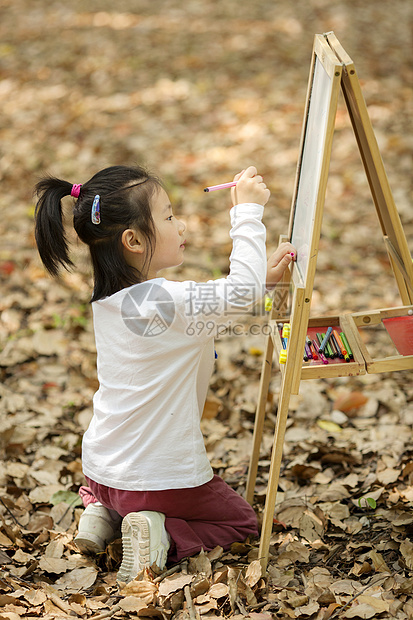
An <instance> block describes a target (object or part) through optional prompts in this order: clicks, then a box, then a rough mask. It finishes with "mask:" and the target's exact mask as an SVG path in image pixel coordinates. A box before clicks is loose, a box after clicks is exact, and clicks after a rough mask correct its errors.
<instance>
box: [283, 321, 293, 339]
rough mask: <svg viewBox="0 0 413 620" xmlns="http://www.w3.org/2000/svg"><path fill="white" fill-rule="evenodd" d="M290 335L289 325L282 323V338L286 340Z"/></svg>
mask: <svg viewBox="0 0 413 620" xmlns="http://www.w3.org/2000/svg"><path fill="white" fill-rule="evenodd" d="M290 333H291V325H290V324H289V323H284V325H283V331H282V337H283V338H288V337H289V335H290Z"/></svg>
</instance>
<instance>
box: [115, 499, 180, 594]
mask: <svg viewBox="0 0 413 620" xmlns="http://www.w3.org/2000/svg"><path fill="white" fill-rule="evenodd" d="M122 548H123V559H122V564H121V566H120V569H119V572H118V576H117V581H118V582H126V583H128V582H129V581H132V579H135V577H136V575H137V574H138V573H139V571H141V570H142V569H144V568H146V567H148V566H152V564H154V563H155V564H156V565H157V566H158V568H160V569H161V570H162V569H163V568H164V567H165V564H166V559H167V556H168V549H169V535H168V533H167V531H166V529H165V515H164V514H162V513H161V512H153V511H150V510H143V511H141V512H130V513H129V514H128V515H126V517H125V518H124V519H123V521H122Z"/></svg>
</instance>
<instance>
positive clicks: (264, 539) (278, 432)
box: [258, 361, 290, 572]
mask: <svg viewBox="0 0 413 620" xmlns="http://www.w3.org/2000/svg"><path fill="white" fill-rule="evenodd" d="M287 363H288V361H287ZM286 370H287V369H286ZM289 402H290V390H289V388H288V387H286V381H285V377H284V381H283V382H282V387H281V393H280V399H279V404H278V414H277V426H276V429H275V435H274V443H273V448H272V455H271V465H270V477H269V480H268V489H267V497H266V501H265V508H264V519H263V523H262V529H261V540H260V549H259V554H258V557H259V558H260V561H261V566H262V570H263V572H264V571H265V570H266V568H267V563H268V555H269V548H270V539H271V532H272V526H273V519H274V509H275V501H276V498H277V489H278V481H279V478H280V469H281V460H282V453H283V446H284V436H285V429H286V426H287V418H288V407H289Z"/></svg>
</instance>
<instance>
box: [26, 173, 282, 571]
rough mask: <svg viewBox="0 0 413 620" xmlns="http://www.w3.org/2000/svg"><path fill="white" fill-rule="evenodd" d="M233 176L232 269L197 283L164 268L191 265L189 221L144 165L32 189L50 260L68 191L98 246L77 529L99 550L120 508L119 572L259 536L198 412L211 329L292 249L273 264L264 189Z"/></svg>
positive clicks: (252, 296)
mask: <svg viewBox="0 0 413 620" xmlns="http://www.w3.org/2000/svg"><path fill="white" fill-rule="evenodd" d="M234 180H235V181H237V185H236V187H234V188H232V190H231V192H232V202H233V205H234V206H233V207H232V209H231V211H230V215H231V224H232V228H231V231H230V236H231V238H232V239H233V250H232V253H231V257H230V273H229V275H228V277H226V278H220V279H218V280H215V281H210V282H206V283H201V284H200V283H195V282H189V281H187V282H175V281H168V280H166V279H165V278H163V277H160V276H159V275H158V273H159V272H160V271H161V270H162V269H165V268H167V267H173V266H177V265H180V264H181V263H182V262H183V258H184V252H185V243H186V239H185V225H184V224H183V222H181V221H180V220H178V219H177V218H176V217H175V216H174V214H173V212H172V206H171V204H170V201H169V198H168V195H167V193H166V192H165V190H164V189H163V186H162V184H161V182H160V181H159V179H158V178H156V177H154V176H152V175H150V174H149V173H148V172H146V171H145V170H144V169H143V168H140V167H133V168H130V167H124V166H114V167H111V168H107V169H105V170H102V171H101V172H98V173H97V174H96V175H95V176H93V177H92V178H91V179H90V180H89V181H88V182H87V183H85V184H84V185H72V184H71V183H68V182H66V181H61V180H59V179H55V178H45V179H43V180H42V181H40V182H39V183H38V184H37V186H36V191H37V194H38V196H39V200H38V203H37V206H36V213H35V234H36V242H37V246H38V250H39V253H40V256H41V259H42V261H43V263H44V265H45V267H46V268H47V270H48V271H49V272H50V273H51V274H52V275H57V274H58V272H59V268H60V267H65V268H71V267H73V264H72V262H71V260H70V257H69V253H68V245H67V242H66V237H65V233H64V228H63V223H62V222H63V220H62V206H61V200H62V198H63V197H64V196H68V195H71V196H73V197H74V198H75V203H74V210H73V224H74V228H75V230H76V232H77V234H78V236H79V238H80V239H81V240H82V241H83V242H84V243H86V244H87V245H88V246H89V250H90V256H91V260H92V265H93V277H94V289H93V295H92V309H93V321H94V331H95V338H96V349H97V372H98V379H99V389H98V391H97V392H96V394H95V396H94V399H93V418H92V420H91V423H90V425H89V428H88V429H87V431H86V433H85V435H84V438H83V444H82V463H83V472H84V475H85V478H86V480H87V484H88V487H82V488H81V489H80V493H81V495H82V496H83V501H84V504H85V506H86V509H85V511H84V513H83V515H82V517H81V519H80V523H79V533H78V535H77V537H76V539H75V540H76V543H77V545H78V547H79V548H80V549H81V550H82V551H88V552H91V551H98V550H103V549H104V548H105V545H106V543H107V542H108V541H109V540H111V539H112V538H113V537H114V536H116V534H117V529H118V526H119V521H120V520H121V518H123V521H122V545H123V560H122V564H121V567H120V570H119V573H118V581H120V582H128V581H130V580H131V579H134V577H135V576H136V575H137V574H138V572H139V571H140V570H142V568H144V567H146V566H150V565H152V564H153V563H156V564H157V566H158V567H159V568H160V569H163V568H164V566H165V564H166V561H167V560H169V561H172V562H177V561H179V560H180V559H182V558H184V557H186V556H190V555H193V554H195V553H198V552H199V551H200V550H201V549H204V550H205V551H209V550H211V549H213V548H214V547H216V546H217V545H220V546H222V547H223V548H224V549H227V548H229V546H230V545H231V544H232V543H233V542H235V541H242V540H244V539H245V538H246V537H248V536H256V535H257V534H258V531H257V520H256V516H255V514H254V511H253V509H252V508H251V507H250V506H249V504H248V503H247V502H246V501H245V500H244V499H243V498H241V497H240V496H239V495H238V494H237V493H236V492H235V491H234V490H233V489H231V488H230V487H229V486H228V485H227V484H226V483H225V482H224V481H223V480H222V479H221V478H219V477H218V476H214V474H213V472H212V468H211V466H210V464H209V461H208V458H207V455H206V450H205V446H204V441H203V437H202V433H201V429H200V418H201V415H202V411H203V407H204V403H205V398H206V393H207V388H208V382H209V379H210V376H211V372H212V367H213V362H214V344H213V337H214V334H216V333H217V331H219V329H221V328H222V327H223V326H225V325H228V324H229V323H231V321H232V319H233V318H234V315H237V314H240V313H242V312H246V311H248V310H250V309H251V308H252V306H253V305H254V303H255V302H256V301H258V300H259V299H260V298H261V297H262V295H263V294H264V291H265V287H266V286H267V287H268V288H269V287H273V286H274V285H275V284H276V282H278V280H279V279H280V278H281V276H282V274H283V272H284V270H285V269H286V267H287V265H288V264H289V263H290V262H291V260H292V259H293V253H294V248H293V247H292V246H291V245H290V244H289V243H286V244H283V245H281V246H280V247H279V248H278V250H277V251H276V252H275V253H274V254H273V255H272V257H271V258H270V260H269V261H268V264H267V261H266V253H265V227H264V225H263V224H262V222H261V218H262V215H263V206H264V205H265V204H266V203H267V201H268V199H269V196H270V192H269V190H268V189H267V187H266V185H265V184H264V182H263V180H262V177H261V176H259V175H258V174H257V170H256V169H255V168H254V167H252V166H251V167H249V168H248V169H247V170H245V171H243V172H241V173H239V174H238V175H236V176H235V177H234ZM195 325H196V328H195ZM203 326H204V328H203Z"/></svg>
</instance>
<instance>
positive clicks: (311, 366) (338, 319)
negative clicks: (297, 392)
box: [301, 315, 366, 379]
mask: <svg viewBox="0 0 413 620" xmlns="http://www.w3.org/2000/svg"><path fill="white" fill-rule="evenodd" d="M328 327H332V328H333V329H335V330H336V331H337V332H338V333H340V332H344V334H345V336H346V338H347V340H348V343H349V345H350V348H351V351H352V353H353V358H352V359H351V360H350V361H349V362H346V361H345V360H344V359H342V358H339V357H335V358H328V364H323V362H322V361H321V359H320V358H318V360H308V362H304V361H303V366H302V370H301V379H319V378H321V377H351V376H354V375H363V374H365V372H366V370H365V364H364V360H363V356H362V354H361V352H360V349H359V347H358V343H357V340H356V339H355V338H354V337H353V331H352V330H351V329H350V328H349V324H348V322H347V317H346V315H342V316H330V317H314V318H311V319H309V321H308V327H307V335H308V336H309V337H310V338H311V340H316V338H317V337H316V333H317V332H319V333H320V332H321V333H323V334H325V333H326V331H327V328H328Z"/></svg>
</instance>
